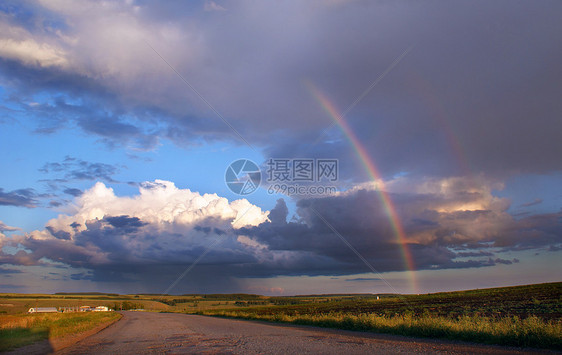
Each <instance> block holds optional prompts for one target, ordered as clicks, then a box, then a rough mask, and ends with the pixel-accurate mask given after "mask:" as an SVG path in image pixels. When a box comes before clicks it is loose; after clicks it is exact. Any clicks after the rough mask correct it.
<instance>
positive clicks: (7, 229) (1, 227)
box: [0, 221, 19, 233]
mask: <svg viewBox="0 0 562 355" xmlns="http://www.w3.org/2000/svg"><path fill="white" fill-rule="evenodd" d="M17 230H19V228H16V227H10V226H7V225H6V224H4V222H2V221H0V233H2V232H13V231H17Z"/></svg>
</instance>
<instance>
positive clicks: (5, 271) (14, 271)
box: [0, 268, 22, 275]
mask: <svg viewBox="0 0 562 355" xmlns="http://www.w3.org/2000/svg"><path fill="white" fill-rule="evenodd" d="M21 273H22V271H21V270H18V269H4V268H0V274H3V275H7V274H21Z"/></svg>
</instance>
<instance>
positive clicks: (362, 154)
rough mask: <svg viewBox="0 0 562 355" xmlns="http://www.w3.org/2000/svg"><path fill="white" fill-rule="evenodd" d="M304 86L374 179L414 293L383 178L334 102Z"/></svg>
mask: <svg viewBox="0 0 562 355" xmlns="http://www.w3.org/2000/svg"><path fill="white" fill-rule="evenodd" d="M306 86H307V87H308V89H309V90H310V92H311V93H312V95H313V96H314V98H315V99H316V100H317V101H318V102H319V103H320V105H321V106H322V108H323V109H324V110H325V111H326V113H327V114H328V115H329V116H330V117H331V118H332V119H333V120H334V122H335V123H336V124H337V125H338V126H339V127H340V129H341V130H342V132H343V133H344V134H345V136H346V137H347V139H348V140H349V141H350V142H351V144H352V145H353V149H354V150H355V152H356V153H357V156H358V157H359V159H360V160H361V163H362V164H363V167H364V168H365V170H366V171H367V173H368V174H369V176H370V178H371V179H372V180H373V181H375V182H376V183H377V184H380V185H378V187H377V189H376V191H377V192H378V196H379V198H380V200H381V203H382V205H383V207H384V209H385V212H386V214H387V216H388V218H389V221H390V225H391V227H392V230H393V232H394V235H395V236H396V239H397V242H398V244H399V245H400V250H401V253H402V258H403V260H404V264H405V267H406V270H407V272H408V275H409V278H410V285H411V288H412V291H413V292H414V293H418V285H417V280H416V277H415V273H414V270H415V267H414V259H413V258H412V254H411V252H410V249H409V248H408V244H407V241H406V234H405V233H404V228H403V227H402V223H401V222H400V218H399V216H398V213H397V211H396V207H395V206H394V203H393V202H392V199H391V198H390V195H389V194H388V192H387V191H386V189H385V187H384V183H383V180H382V178H381V174H380V173H379V170H378V169H377V167H376V165H375V163H374V161H373V160H372V159H371V158H370V157H369V154H368V153H367V150H366V149H365V147H364V146H363V145H362V144H361V141H360V140H359V139H358V138H357V136H356V135H355V133H354V132H353V130H352V129H351V128H350V127H349V125H348V124H347V122H346V121H345V120H344V119H343V117H342V116H341V115H340V114H339V113H338V110H337V109H336V108H335V106H334V104H333V103H332V102H330V100H328V99H327V98H326V97H325V96H324V95H323V94H322V92H320V90H319V89H318V88H316V87H315V86H314V85H313V84H312V83H310V82H306Z"/></svg>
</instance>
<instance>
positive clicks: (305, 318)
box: [201, 309, 562, 350]
mask: <svg viewBox="0 0 562 355" xmlns="http://www.w3.org/2000/svg"><path fill="white" fill-rule="evenodd" d="M201 314H203V315H213V316H220V317H230V318H242V319H254V320H265V321H272V322H281V323H293V324H300V325H312V326H319V327H326V328H337V329H345V330H355V331H369V332H378V333H388V334H396V335H406V336H418V337H430V338H441V339H450V340H463V341H470V342H478V343H486V344H497V345H506V346H518V347H534V348H545V349H558V350H560V349H562V323H561V322H560V321H553V320H548V321H544V320H541V319H540V318H538V317H535V316H531V317H528V318H525V319H520V318H519V317H516V316H515V317H505V318H501V317H498V318H494V317H483V316H469V315H464V316H461V317H458V318H456V319H455V318H448V317H442V316H432V315H429V314H426V315H423V316H416V315H412V314H404V315H393V316H385V315H382V316H380V315H375V314H357V315H354V314H350V313H332V314H300V315H288V314H285V313H283V312H282V311H281V310H280V312H278V313H276V314H259V313H257V312H253V311H252V310H251V309H247V310H232V311H203V312H201Z"/></svg>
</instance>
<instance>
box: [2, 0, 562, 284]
mask: <svg viewBox="0 0 562 355" xmlns="http://www.w3.org/2000/svg"><path fill="white" fill-rule="evenodd" d="M516 4H517V6H514V5H513V2H511V1H510V2H508V1H506V2H503V1H499V2H494V3H488V2H472V1H453V2H449V3H447V4H425V5H424V6H421V5H419V4H415V3H411V2H407V1H398V2H394V3H392V4H390V3H387V2H378V1H375V2H364V1H353V0H350V1H334V2H324V1H311V2H307V3H306V4H303V3H301V2H297V1H295V2H293V1H289V2H284V3H281V4H270V3H254V2H250V1H241V2H237V3H230V2H221V1H209V0H208V1H195V2H190V3H189V4H182V3H175V2H169V3H160V2H156V1H134V0H128V1H115V2H96V1H81V2H66V1H25V2H20V1H6V2H3V4H2V5H0V33H2V35H0V150H1V151H2V152H4V154H3V169H2V172H3V173H2V174H1V175H0V287H1V288H0V292H16V291H17V292H57V291H75V290H92V291H106V292H151V293H154V292H164V291H166V292H170V293H189V292H249V293H263V294H306V293H336V292H342V293H346V292H347V293H349V292H404V293H411V292H433V291H441V290H453V289H470V288H482V287H493V286H503V285H515V284H527V283H535V282H549V281H560V279H559V275H558V273H557V270H559V269H560V267H561V266H562V265H561V263H560V260H561V259H560V253H561V251H560V250H561V248H562V164H560V152H562V139H561V138H562V137H561V133H560V132H562V123H561V122H562V120H560V117H561V114H562V104H561V103H560V100H559V96H560V92H562V87H561V84H560V83H562V68H561V66H560V64H559V63H560V62H562V52H561V51H560V48H558V47H556V46H555V45H554V43H557V38H556V33H560V30H561V28H560V24H559V21H558V18H557V17H556V16H555V14H556V13H557V10H560V6H561V5H560V3H559V2H555V1H543V2H530V1H520V2H516ZM311 88H314V89H311ZM318 95H322V97H323V98H324V101H318V100H317V98H318ZM328 104H329V105H330V106H331V107H332V108H333V109H334V110H337V111H339V114H340V115H342V116H341V117H339V118H338V119H339V120H342V121H344V122H345V123H344V124H334V117H330V115H329V110H328V111H326V105H328ZM323 106H324V107H323ZM332 112H333V111H332ZM344 126H347V127H349V131H351V132H352V135H353V136H355V137H354V138H353V139H351V138H350V137H351V136H350V134H349V132H346V131H345V130H342V127H344ZM358 152H362V153H361V154H362V155H361V154H358ZM238 159H249V160H252V161H254V162H255V163H257V164H258V165H259V166H260V167H261V178H262V179H261V182H262V183H261V186H260V187H259V188H258V189H257V190H256V191H254V192H253V193H251V194H248V195H243V196H241V195H238V194H237V193H235V192H233V191H231V190H230V189H229V186H227V184H226V183H225V172H226V170H227V168H228V166H229V164H230V163H232V162H234V161H236V160H238ZM269 159H276V160H288V161H291V163H290V164H295V161H292V159H301V160H302V159H305V160H306V159H312V161H313V162H315V164H316V162H318V161H319V160H321V159H328V160H330V161H331V160H334V161H335V160H337V162H338V176H337V179H335V180H334V181H327V179H324V180H322V181H313V182H312V183H311V182H302V181H296V179H295V178H294V176H293V177H291V179H289V180H288V181H283V183H284V185H283V186H280V185H279V183H280V182H279V181H277V185H275V184H274V183H275V182H267V181H265V180H266V177H267V176H268V175H267V167H268V165H267V161H268V160H269ZM292 166H293V165H291V167H292ZM369 166H373V167H374V168H375V170H376V171H375V173H374V172H373V169H372V168H371V169H370V171H369V170H368V167H369ZM314 167H315V169H316V165H314ZM366 167H367V168H366ZM315 173H316V174H317V173H318V171H315ZM373 177H374V180H373ZM240 178H241V179H243V180H242V181H247V180H244V179H245V178H247V176H246V175H244V174H243V173H241V174H240ZM296 185H299V186H300V187H305V188H307V189H308V190H307V191H308V192H310V193H308V194H299V195H296V194H292V193H287V192H285V193H279V189H280V188H281V187H283V188H284V187H287V186H289V187H295V186H296ZM318 186H320V187H322V188H326V187H329V188H333V190H334V191H332V193H329V194H319V193H317V192H314V193H312V192H311V190H310V187H313V188H317V187H318ZM272 189H273V190H272ZM272 191H273V192H272ZM289 191H290V190H289ZM384 196H387V198H386V199H385V197H384ZM397 226H398V227H397ZM401 230H402V231H403V233H402V232H400V231H401ZM400 233H402V234H400ZM344 239H345V241H346V242H347V243H345V242H344V241H343V240H344ZM349 245H351V246H352V248H350V247H349ZM352 249H355V250H356V251H357V252H358V253H359V254H360V255H361V258H360V257H359V256H358V255H357V254H356V253H355V252H354V251H353V250H352ZM203 254H204V255H205V257H204V258H202V259H200V258H199V257H200V256H201V255H203ZM362 259H364V260H365V262H364V261H362ZM408 259H409V261H408ZM193 263H196V264H197V265H196V266H195V267H194V268H193V269H192V271H191V272H190V273H188V274H187V275H185V276H184V277H183V278H179V276H180V275H182V273H183V271H184V270H185V269H187V268H188V267H190V265H192V264H193ZM483 270H485V273H483ZM383 280H385V281H386V282H384V281H383Z"/></svg>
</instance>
